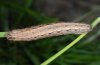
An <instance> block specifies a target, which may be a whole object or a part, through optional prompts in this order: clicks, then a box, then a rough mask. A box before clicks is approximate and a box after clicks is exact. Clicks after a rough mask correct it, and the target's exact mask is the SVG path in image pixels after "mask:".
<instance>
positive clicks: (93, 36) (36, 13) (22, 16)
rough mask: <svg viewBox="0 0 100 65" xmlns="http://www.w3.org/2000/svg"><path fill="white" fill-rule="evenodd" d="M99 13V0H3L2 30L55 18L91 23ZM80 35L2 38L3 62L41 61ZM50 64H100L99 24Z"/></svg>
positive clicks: (27, 63)
mask: <svg viewBox="0 0 100 65" xmlns="http://www.w3.org/2000/svg"><path fill="white" fill-rule="evenodd" d="M98 16H100V0H0V31H1V32H4V31H5V32H6V31H9V30H13V29H18V28H25V27H30V26H35V25H38V24H45V23H52V22H58V21H59V22H60V21H65V22H69V21H70V22H84V23H88V24H91V23H92V21H93V20H94V19H95V18H96V17H98ZM78 36H79V35H74V34H73V35H72V34H71V35H66V36H57V37H49V38H44V39H40V40H35V41H30V42H12V41H8V40H7V39H6V38H0V65H40V64H41V63H42V62H44V61H45V60H47V59H48V58H49V57H51V56H52V55H54V54H55V53H57V52H58V51H60V50H61V49H62V48H64V47H65V46H66V45H67V44H69V43H70V42H71V41H73V40H74V39H75V38H77V37H78ZM50 65H100V24H99V25H98V26H96V27H95V28H94V29H93V30H92V31H91V32H90V33H88V35H87V36H85V38H84V39H82V40H81V41H80V42H78V43H77V44H76V45H75V46H73V47H72V48H70V49H69V50H68V51H67V52H65V53H64V54H63V55H61V56H60V57H59V58H57V59H56V60H54V61H53V62H52V63H50Z"/></svg>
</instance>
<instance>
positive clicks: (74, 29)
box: [7, 22, 91, 41]
mask: <svg viewBox="0 0 100 65" xmlns="http://www.w3.org/2000/svg"><path fill="white" fill-rule="evenodd" d="M89 31H91V26H90V25H89V24H85V23H66V22H59V23H51V24H44V25H38V26H32V27H30V28H24V29H16V30H12V31H9V32H8V33H7V39H8V40H12V41H31V40H37V39H41V38H46V37H51V36H58V35H66V34H83V33H87V32H89Z"/></svg>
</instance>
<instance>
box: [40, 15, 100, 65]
mask: <svg viewBox="0 0 100 65" xmlns="http://www.w3.org/2000/svg"><path fill="white" fill-rule="evenodd" d="M99 23H100V17H98V18H96V19H95V20H94V21H93V23H92V24H91V26H92V28H94V27H95V26H96V25H97V24H99ZM86 34H87V33H85V34H81V35H80V36H79V37H78V38H76V39H75V40H74V41H72V42H71V43H70V44H68V45H67V46H66V47H64V48H63V49H62V50H61V51H59V52H58V53H56V54H55V55H53V56H51V57H50V58H49V59H47V60H46V61H44V62H43V63H41V65H48V64H49V63H50V62H52V61H53V60H55V59H56V58H58V57H59V56H60V55H61V54H63V53H64V52H66V51H67V50H68V49H70V48H71V47H72V46H74V45H75V44H76V43H77V42H78V41H79V40H81V39H82V38H83V37H84V36H85V35H86Z"/></svg>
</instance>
